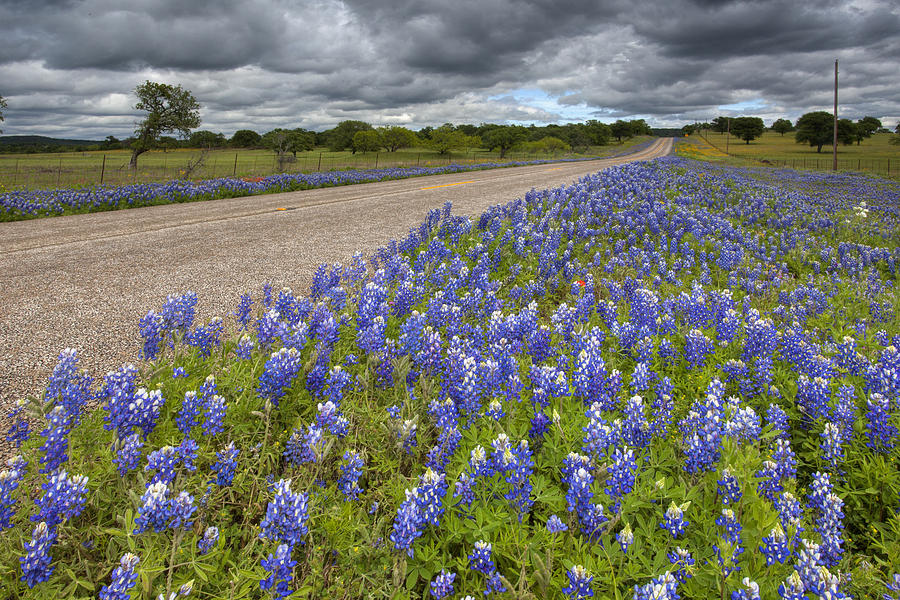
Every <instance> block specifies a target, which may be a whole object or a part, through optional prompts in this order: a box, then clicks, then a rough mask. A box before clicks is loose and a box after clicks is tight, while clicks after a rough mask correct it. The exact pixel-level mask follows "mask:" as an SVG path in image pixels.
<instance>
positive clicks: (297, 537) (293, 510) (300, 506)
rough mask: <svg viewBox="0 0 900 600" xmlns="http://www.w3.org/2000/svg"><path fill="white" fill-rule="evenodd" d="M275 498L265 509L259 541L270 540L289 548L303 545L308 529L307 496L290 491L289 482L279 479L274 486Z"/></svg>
mask: <svg viewBox="0 0 900 600" xmlns="http://www.w3.org/2000/svg"><path fill="white" fill-rule="evenodd" d="M274 491H275V497H274V498H273V499H272V500H270V501H269V504H268V506H267V507H266V517H265V518H264V519H263V521H262V523H260V525H259V527H260V533H259V537H260V539H266V538H268V539H271V540H275V541H278V542H283V543H286V544H289V545H290V546H291V547H293V546H296V545H297V544H302V543H303V537H304V536H305V535H306V533H307V531H308V528H307V526H306V522H307V521H308V520H309V512H308V503H309V495H308V494H306V493H305V492H294V491H293V490H291V480H290V479H281V480H279V481H278V482H277V483H276V484H275V485H274Z"/></svg>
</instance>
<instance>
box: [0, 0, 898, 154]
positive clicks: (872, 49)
mask: <svg viewBox="0 0 900 600" xmlns="http://www.w3.org/2000/svg"><path fill="white" fill-rule="evenodd" d="M0 22H2V23H3V32H4V33H3V36H0V94H2V95H3V96H4V97H5V98H7V100H8V102H9V108H8V109H7V110H6V111H5V113H6V117H7V119H6V122H5V123H4V128H3V129H4V133H5V134H9V135H12V134H26V133H37V134H46V135H57V136H65V137H85V138H93V139H100V138H103V137H105V136H106V135H108V134H110V133H112V134H114V135H118V136H123V135H128V134H129V133H130V132H131V130H132V129H133V126H134V123H135V122H136V121H138V120H139V118H140V115H139V114H138V113H137V111H135V110H134V109H133V108H132V105H133V103H134V98H133V96H132V95H131V92H132V90H133V89H134V87H135V86H136V85H138V84H139V83H141V82H142V81H144V80H146V79H152V80H155V81H164V82H170V83H179V84H181V85H184V86H185V87H186V88H188V89H190V90H192V91H193V92H194V94H195V96H196V97H197V98H198V100H199V101H200V103H201V105H202V106H203V111H202V118H203V128H204V129H211V130H214V131H223V132H224V133H226V134H228V135H230V134H231V133H233V132H234V131H235V130H237V129H242V128H250V129H255V130H257V131H266V130H268V129H270V128H274V127H286V126H290V127H294V126H303V127H308V128H314V129H323V128H326V127H331V126H333V125H334V124H335V123H337V122H338V121H340V120H343V119H349V118H354V119H364V120H367V121H370V122H373V123H376V124H387V123H391V124H393V123H399V124H405V125H408V126H410V127H414V128H418V127H422V126H425V125H438V124H440V123H443V122H445V121H452V122H469V123H479V122H486V121H493V122H497V121H517V122H538V123H544V122H560V121H566V120H583V119H588V118H599V119H601V120H609V119H615V118H628V117H638V116H639V117H643V118H647V119H648V121H649V122H650V123H653V124H659V125H670V124H677V123H680V122H685V121H692V120H698V119H708V118H711V117H713V116H715V115H717V114H726V112H728V111H726V110H725V109H719V108H718V107H719V106H723V105H731V104H735V103H741V102H753V104H752V109H747V111H749V112H753V114H758V115H759V116H763V117H764V118H766V119H767V120H772V119H774V118H778V117H781V116H787V117H789V118H796V117H797V116H799V115H800V114H802V113H803V112H806V111H807V110H811V109H819V108H827V107H828V105H829V102H830V93H831V70H832V68H833V61H834V59H835V58H838V59H840V64H841V86H842V92H841V96H842V108H841V114H842V115H846V116H850V117H859V116H862V115H864V114H871V115H874V116H878V117H882V118H885V120H886V122H893V120H894V119H896V118H897V116H898V115H900V98H898V97H897V94H896V89H897V85H898V79H897V75H896V67H895V65H896V64H898V63H900V40H898V36H897V35H896V32H897V31H900V8H898V7H896V6H895V4H894V3H893V2H891V1H890V0H852V1H850V2H847V1H838V0H830V1H826V2H824V4H823V3H819V4H817V5H816V6H815V7H807V6H806V5H804V4H803V3H797V2H788V1H785V0H743V1H731V0H725V1H719V0H716V1H713V0H612V1H600V2H598V1H597V0H564V1H553V0H540V1H539V0H531V1H521V0H478V1H476V0H460V1H457V2H446V0H421V1H415V0H405V1H403V2H398V1H394V0H346V1H344V2H341V1H339V0H225V1H222V0H192V1H191V2H184V1H182V0H158V1H156V2H152V3H151V2H145V1H142V0H68V1H52V0H42V1H34V0H29V2H22V1H17V0H10V1H6V0H0ZM734 112H735V113H737V112H740V111H739V110H735V111H734Z"/></svg>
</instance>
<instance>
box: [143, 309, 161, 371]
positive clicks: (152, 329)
mask: <svg viewBox="0 0 900 600" xmlns="http://www.w3.org/2000/svg"><path fill="white" fill-rule="evenodd" d="M138 327H139V328H140V334H141V338H142V339H143V340H144V345H143V347H142V348H141V355H140V356H141V358H143V359H144V360H154V359H155V358H156V357H157V356H158V355H159V352H160V350H161V349H162V347H163V342H164V341H165V338H166V335H167V333H168V332H167V331H166V320H165V317H163V316H162V315H161V314H159V313H158V312H156V311H155V310H150V311H148V312H147V314H146V315H144V316H143V317H141V320H140V321H138Z"/></svg>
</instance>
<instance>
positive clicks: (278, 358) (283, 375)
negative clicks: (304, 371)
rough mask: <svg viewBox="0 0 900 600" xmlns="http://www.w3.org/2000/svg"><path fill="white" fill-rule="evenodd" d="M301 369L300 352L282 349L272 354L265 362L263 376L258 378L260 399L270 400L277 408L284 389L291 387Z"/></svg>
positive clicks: (292, 349) (293, 349)
mask: <svg viewBox="0 0 900 600" xmlns="http://www.w3.org/2000/svg"><path fill="white" fill-rule="evenodd" d="M302 367H303V362H302V360H301V357H300V352H298V351H297V350H296V349H295V348H290V349H288V348H282V349H281V350H279V351H277V352H273V353H272V355H271V356H270V357H269V360H267V361H266V366H265V370H264V371H263V374H262V375H260V376H259V386H258V388H257V389H258V391H259V395H260V397H261V398H263V399H266V400H270V401H271V402H272V404H274V405H275V406H276V407H277V406H278V402H279V400H281V398H283V397H284V395H285V389H286V388H289V387H291V385H292V383H293V380H294V377H296V376H297V374H298V373H299V372H300V369H301V368H302Z"/></svg>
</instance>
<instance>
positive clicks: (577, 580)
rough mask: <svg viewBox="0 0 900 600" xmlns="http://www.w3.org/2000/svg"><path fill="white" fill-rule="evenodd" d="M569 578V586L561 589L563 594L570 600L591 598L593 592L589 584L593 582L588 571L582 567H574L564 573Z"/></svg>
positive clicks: (592, 577)
mask: <svg viewBox="0 0 900 600" xmlns="http://www.w3.org/2000/svg"><path fill="white" fill-rule="evenodd" d="M566 576H567V577H568V578H569V585H567V586H566V587H564V588H563V590H562V591H563V593H564V594H565V595H566V596H568V597H569V598H571V599H572V600H581V599H582V598H591V597H593V595H594V590H593V588H592V587H591V584H592V583H593V582H594V576H593V575H592V574H591V572H590V571H588V570H587V569H585V568H584V567H583V566H582V565H575V566H573V567H571V568H569V570H568V571H566Z"/></svg>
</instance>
